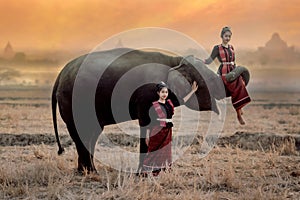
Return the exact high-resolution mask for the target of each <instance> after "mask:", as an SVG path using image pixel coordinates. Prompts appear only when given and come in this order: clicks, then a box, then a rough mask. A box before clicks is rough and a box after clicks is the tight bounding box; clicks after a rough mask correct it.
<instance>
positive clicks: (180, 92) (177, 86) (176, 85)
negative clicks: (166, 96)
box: [167, 62, 191, 98]
mask: <svg viewBox="0 0 300 200" xmlns="http://www.w3.org/2000/svg"><path fill="white" fill-rule="evenodd" d="M180 67H183V64H182V62H181V63H180V65H178V66H177V67H175V68H172V69H170V70H169V74H168V79H167V84H168V86H169V88H170V90H171V91H172V92H173V93H174V94H175V95H176V96H177V97H178V98H184V97H185V95H186V94H187V93H188V92H189V91H190V88H191V85H190V83H189V82H188V80H187V79H186V78H185V77H184V76H183V75H182V74H181V73H180V72H179V71H178V69H179V68H180Z"/></svg>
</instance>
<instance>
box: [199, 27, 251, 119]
mask: <svg viewBox="0 0 300 200" xmlns="http://www.w3.org/2000/svg"><path fill="white" fill-rule="evenodd" d="M231 35H232V32H231V29H230V28H229V27H227V26H226V27H224V28H223V29H222V31H221V38H222V44H219V45H215V46H214V48H213V50H212V53H211V55H210V57H209V58H207V59H205V60H204V63H205V64H210V63H211V62H212V61H213V60H214V59H215V58H216V57H217V58H218V60H219V61H220V62H221V65H220V66H219V69H218V74H219V75H220V76H221V77H222V80H223V83H224V86H225V89H226V94H227V95H226V96H231V101H232V105H233V107H234V108H235V110H236V113H237V118H238V120H239V122H240V124H242V125H244V124H245V121H244V120H243V118H242V114H243V111H242V107H244V106H245V105H246V104H247V103H249V102H250V101H251V99H250V97H249V95H248V92H247V90H246V85H245V82H244V80H243V78H242V76H239V77H238V78H237V79H235V80H234V81H233V82H228V81H227V80H226V78H225V75H226V74H227V73H229V72H230V71H232V70H233V69H234V68H235V67H236V65H235V62H234V61H235V53H234V49H233V46H232V45H230V44H229V41H230V39H231Z"/></svg>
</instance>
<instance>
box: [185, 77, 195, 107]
mask: <svg viewBox="0 0 300 200" xmlns="http://www.w3.org/2000/svg"><path fill="white" fill-rule="evenodd" d="M197 89H198V85H197V83H196V81H194V82H193V85H192V90H191V91H190V92H189V93H188V94H187V95H186V96H185V97H184V98H183V101H184V103H185V102H187V101H188V100H189V99H190V98H191V96H192V95H193V94H194V93H195V92H196V91H197Z"/></svg>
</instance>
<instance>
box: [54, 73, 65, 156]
mask: <svg viewBox="0 0 300 200" xmlns="http://www.w3.org/2000/svg"><path fill="white" fill-rule="evenodd" d="M58 83H59V76H58V77H57V79H56V81H55V84H54V86H53V90H52V100H51V101H52V119H53V126H54V132H55V137H56V142H57V144H58V152H57V153H58V155H60V154H62V153H63V152H64V148H62V146H61V144H60V141H59V137H58V130H57V118H56V105H57V99H56V91H57V87H58Z"/></svg>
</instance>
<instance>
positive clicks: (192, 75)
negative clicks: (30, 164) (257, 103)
mask: <svg viewBox="0 0 300 200" xmlns="http://www.w3.org/2000/svg"><path fill="white" fill-rule="evenodd" d="M99 71H101V73H99ZM99 74H101V75H99ZM127 74H129V76H128V78H124V77H126V75H127ZM99 76H100V77H99ZM78 80H80V81H78ZM160 81H164V82H166V83H167V85H168V86H169V96H168V98H169V99H171V100H172V102H173V104H174V106H175V107H178V106H180V105H182V104H183V103H182V98H183V97H184V96H185V95H186V94H187V93H188V92H189V91H190V89H191V84H192V82H193V81H196V82H197V84H198V90H197V91H196V92H195V93H194V94H193V96H192V97H191V98H190V99H189V100H188V101H187V102H185V106H186V107H188V108H189V109H192V110H196V111H214V112H216V113H219V111H218V108H217V106H216V99H217V100H218V99H223V98H225V96H226V94H225V89H224V85H223V82H222V80H221V78H220V77H219V76H218V75H217V74H216V73H214V72H213V71H212V70H210V69H209V68H208V67H207V66H206V65H205V64H204V63H202V62H201V61H200V60H198V58H196V57H194V56H193V55H190V56H185V57H184V56H178V55H167V54H165V53H161V52H158V51H147V50H139V49H131V48H116V49H110V50H105V51H96V52H92V53H88V54H85V55H82V56H79V57H77V58H75V59H73V60H71V61H70V62H68V63H67V64H66V65H65V67H64V68H63V69H62V70H61V71H60V73H59V74H58V76H57V79H56V81H55V83H54V86H53V90H52V98H51V100H52V118H53V125H54V132H55V136H56V141H57V143H58V147H59V150H58V154H61V153H63V151H64V149H63V147H62V146H61V144H60V141H59V136H58V128H57V116H56V115H57V114H56V110H57V105H58V108H59V112H60V115H61V118H62V120H63V121H64V123H65V124H66V126H67V129H68V132H69V134H70V136H71V138H72V140H73V141H74V143H75V145H76V150H77V153H78V168H77V170H78V171H79V172H82V171H84V170H87V171H88V172H97V170H96V168H95V165H94V150H95V145H96V141H97V139H98V137H99V136H100V134H101V132H102V130H103V128H104V127H105V126H107V125H110V124H117V123H121V122H125V121H130V120H138V123H139V126H140V158H139V163H140V165H141V163H142V162H143V158H144V156H143V155H144V154H143V153H146V152H147V145H146V142H145V137H146V126H147V125H148V124H149V123H150V121H151V119H150V117H149V113H148V112H149V109H150V107H151V106H152V102H153V101H155V100H157V99H158V95H157V93H156V87H155V85H156V83H158V82H160ZM115 88H117V89H115ZM116 90H117V91H116ZM115 113H117V116H114V114H115ZM95 120H96V122H97V123H96V125H95V123H92V122H91V121H95ZM77 123H80V124H81V127H79V128H78V126H76V125H77ZM79 129H80V130H79Z"/></svg>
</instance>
